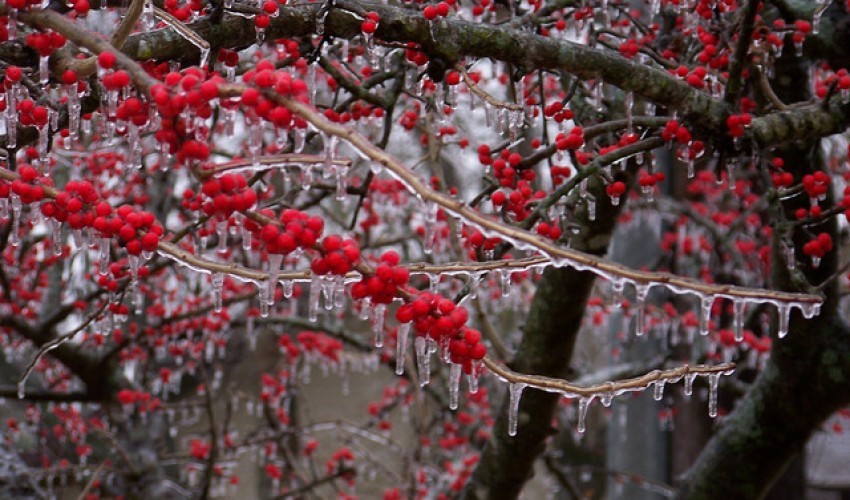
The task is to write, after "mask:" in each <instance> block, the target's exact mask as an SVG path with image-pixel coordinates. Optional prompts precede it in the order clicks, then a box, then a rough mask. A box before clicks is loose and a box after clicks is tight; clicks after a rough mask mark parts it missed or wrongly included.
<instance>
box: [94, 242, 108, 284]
mask: <svg viewBox="0 0 850 500" xmlns="http://www.w3.org/2000/svg"><path fill="white" fill-rule="evenodd" d="M109 243H110V241H109V238H99V239H98V242H97V260H98V267H99V269H98V272H99V273H100V274H101V275H106V274H109Z"/></svg>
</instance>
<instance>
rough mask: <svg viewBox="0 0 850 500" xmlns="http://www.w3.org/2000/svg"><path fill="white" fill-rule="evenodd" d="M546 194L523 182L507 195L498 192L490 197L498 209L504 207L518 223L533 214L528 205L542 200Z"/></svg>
mask: <svg viewBox="0 0 850 500" xmlns="http://www.w3.org/2000/svg"><path fill="white" fill-rule="evenodd" d="M545 196H546V193H545V192H544V191H541V190H537V191H534V190H533V189H532V188H531V185H530V184H529V182H528V181H525V180H522V181H519V182H518V183H517V186H516V189H514V190H512V191H510V193H508V194H505V192H504V191H501V190H499V191H496V192H495V193H493V194H492V195H491V197H490V200H491V201H492V202H493V205H494V206H496V207H500V208H501V207H504V209H505V210H506V211H507V212H509V213H511V214H513V216H514V218H515V219H516V220H518V221H523V220H525V219H526V218H527V217H528V216H529V215H530V214H531V212H530V211H529V210H528V208H527V207H528V204H529V203H530V202H532V201H534V200H539V199H542V198H544V197H545Z"/></svg>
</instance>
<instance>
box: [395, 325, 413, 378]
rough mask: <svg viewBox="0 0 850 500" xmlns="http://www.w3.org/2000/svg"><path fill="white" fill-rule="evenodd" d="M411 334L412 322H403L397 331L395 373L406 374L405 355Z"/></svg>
mask: <svg viewBox="0 0 850 500" xmlns="http://www.w3.org/2000/svg"><path fill="white" fill-rule="evenodd" d="M409 335H410V323H402V324H400V325H399V326H398V330H397V332H396V345H395V348H396V352H395V374H396V375H404V355H405V353H406V352H407V337H408V336H409Z"/></svg>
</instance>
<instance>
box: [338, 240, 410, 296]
mask: <svg viewBox="0 0 850 500" xmlns="http://www.w3.org/2000/svg"><path fill="white" fill-rule="evenodd" d="M400 261H401V259H400V257H399V255H398V253H396V252H395V251H393V250H389V251H387V252H384V254H383V255H381V262H380V264H378V265H377V266H376V267H375V272H374V274H372V275H371V276H364V277H363V279H362V280H361V281H359V282H357V283H355V284H354V285H353V286H352V287H351V297H352V298H353V299H357V300H359V299H365V298H366V297H369V299H370V300H371V302H372V303H373V304H389V303H390V302H392V300H393V298H395V296H396V293H397V292H398V290H399V288H401V287H403V286H405V285H407V282H408V280H409V279H410V271H408V270H407V268H405V267H403V266H400V265H399V262H400Z"/></svg>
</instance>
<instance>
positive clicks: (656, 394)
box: [652, 379, 667, 401]
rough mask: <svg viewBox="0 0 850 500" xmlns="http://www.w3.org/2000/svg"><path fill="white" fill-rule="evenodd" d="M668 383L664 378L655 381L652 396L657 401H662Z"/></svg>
mask: <svg viewBox="0 0 850 500" xmlns="http://www.w3.org/2000/svg"><path fill="white" fill-rule="evenodd" d="M666 383H667V381H666V380H664V379H658V380H656V381H655V386H654V388H653V391H652V398H653V399H655V400H656V401H661V400H662V399H664V385H665V384H666Z"/></svg>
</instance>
